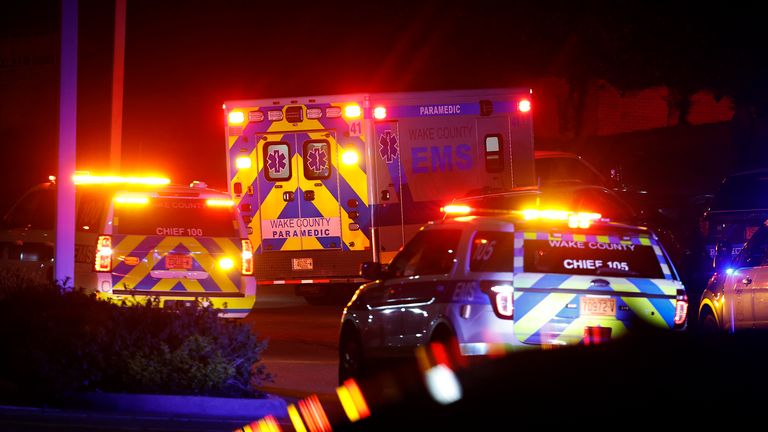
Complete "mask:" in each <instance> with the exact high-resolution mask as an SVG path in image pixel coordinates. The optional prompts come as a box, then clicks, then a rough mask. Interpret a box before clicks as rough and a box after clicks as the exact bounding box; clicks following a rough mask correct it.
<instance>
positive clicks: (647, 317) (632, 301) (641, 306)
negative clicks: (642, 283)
mask: <svg viewBox="0 0 768 432" xmlns="http://www.w3.org/2000/svg"><path fill="white" fill-rule="evenodd" d="M623 300H624V302H625V303H626V304H627V306H629V308H630V309H632V312H634V313H635V315H637V316H638V317H640V318H641V319H642V320H643V321H645V322H646V323H648V324H651V325H654V326H656V327H661V328H669V326H667V323H666V322H665V321H664V318H663V317H662V316H661V314H660V313H659V311H658V310H656V308H655V307H654V306H653V304H652V303H651V302H650V301H649V300H648V299H645V298H636V297H624V298H623ZM670 301H672V300H670ZM651 312H653V315H651Z"/></svg>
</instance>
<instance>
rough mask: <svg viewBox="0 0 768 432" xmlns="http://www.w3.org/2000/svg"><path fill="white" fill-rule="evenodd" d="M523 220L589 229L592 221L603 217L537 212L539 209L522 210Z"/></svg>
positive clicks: (561, 211) (551, 211)
mask: <svg viewBox="0 0 768 432" xmlns="http://www.w3.org/2000/svg"><path fill="white" fill-rule="evenodd" d="M522 213H523V219H525V220H534V219H546V220H553V221H568V227H569V228H589V226H590V225H592V221H595V220H599V219H601V218H602V217H603V215H601V214H600V213H588V212H569V211H565V210H539V209H527V210H523V212H522Z"/></svg>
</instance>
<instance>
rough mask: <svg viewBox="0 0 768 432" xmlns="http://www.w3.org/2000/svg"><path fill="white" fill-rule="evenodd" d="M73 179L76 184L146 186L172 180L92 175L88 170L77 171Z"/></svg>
mask: <svg viewBox="0 0 768 432" xmlns="http://www.w3.org/2000/svg"><path fill="white" fill-rule="evenodd" d="M72 181H74V182H75V184H76V185H86V184H101V185H108V184H133V185H146V186H162V185H167V184H170V183H171V180H170V179H168V178H165V177H123V176H109V175H107V176H99V175H91V174H89V173H88V172H76V173H75V174H74V175H73V176H72Z"/></svg>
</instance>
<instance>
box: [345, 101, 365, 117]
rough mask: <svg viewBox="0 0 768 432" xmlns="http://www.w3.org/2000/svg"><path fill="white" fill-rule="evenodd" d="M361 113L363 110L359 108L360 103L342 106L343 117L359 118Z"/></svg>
mask: <svg viewBox="0 0 768 432" xmlns="http://www.w3.org/2000/svg"><path fill="white" fill-rule="evenodd" d="M362 114H363V110H362V109H361V108H360V105H357V104H352V105H347V106H345V107H344V117H347V118H351V119H356V118H360V116H361V115H362Z"/></svg>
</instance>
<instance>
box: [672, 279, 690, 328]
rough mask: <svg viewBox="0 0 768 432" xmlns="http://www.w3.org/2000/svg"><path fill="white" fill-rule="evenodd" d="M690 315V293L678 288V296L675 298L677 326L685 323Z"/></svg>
mask: <svg viewBox="0 0 768 432" xmlns="http://www.w3.org/2000/svg"><path fill="white" fill-rule="evenodd" d="M687 317H688V295H687V294H686V293H685V290H682V289H679V290H677V298H676V299H675V328H680V327H682V326H683V325H684V324H685V319H686V318H687Z"/></svg>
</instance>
